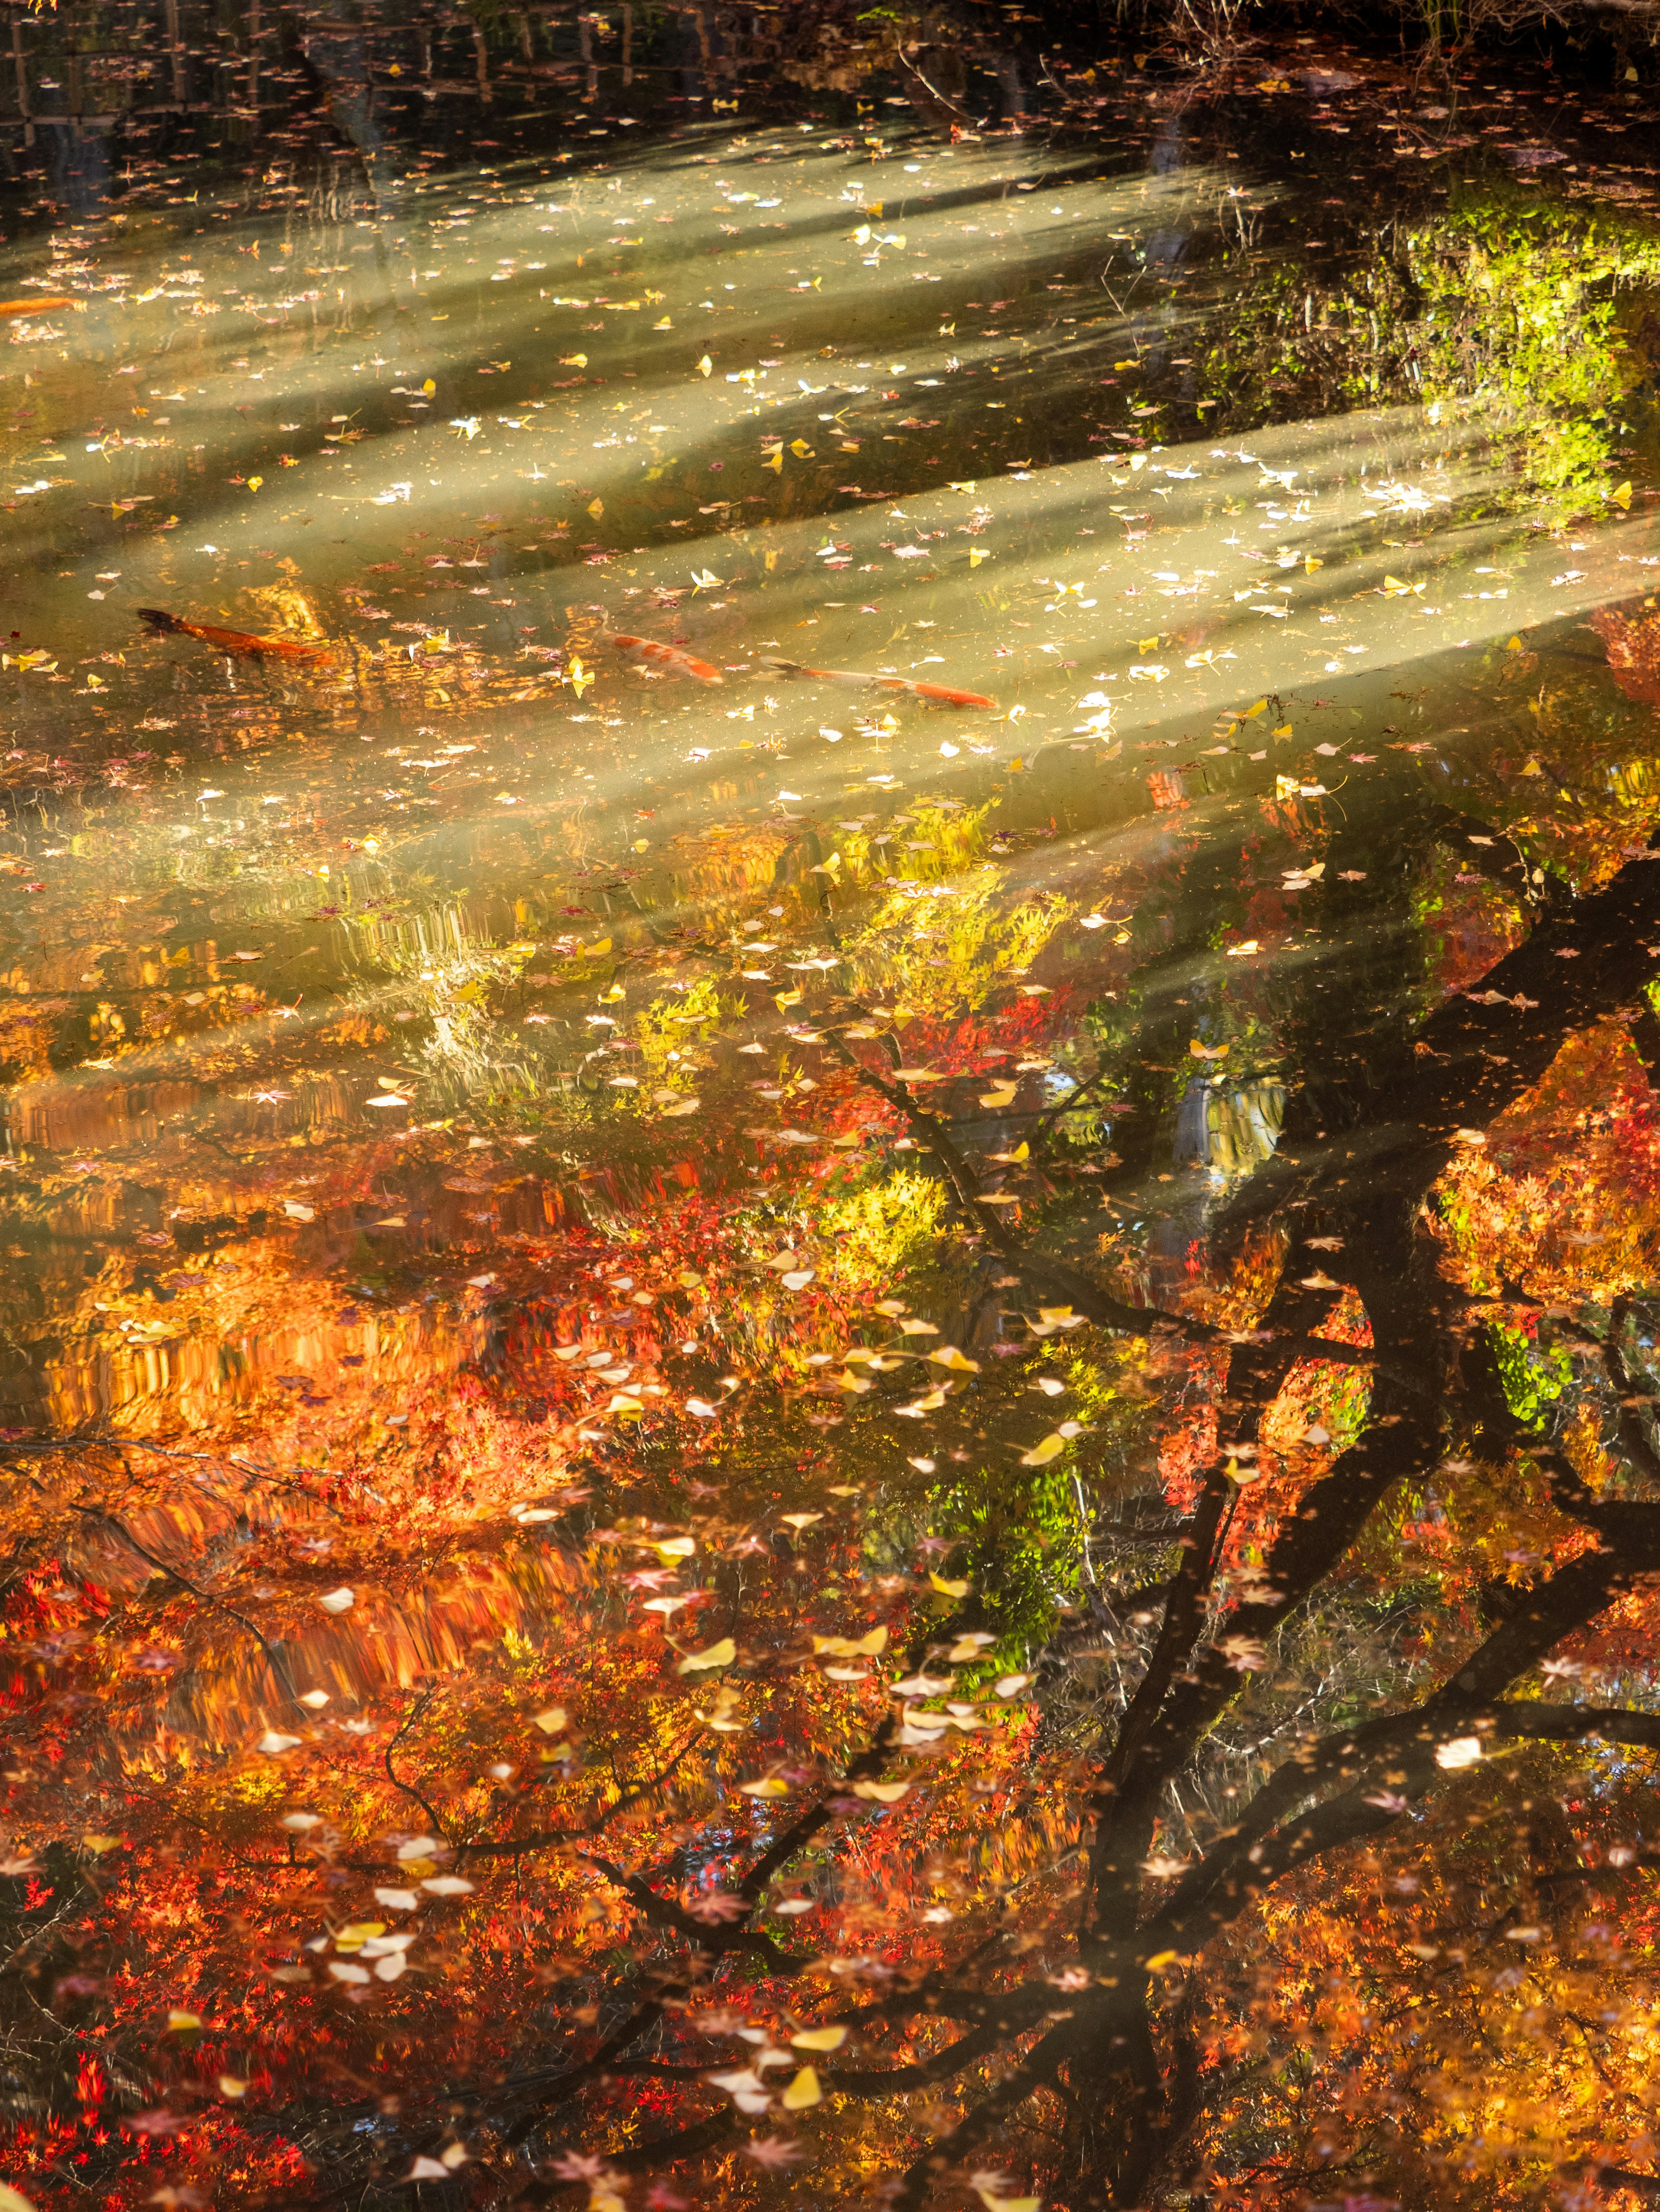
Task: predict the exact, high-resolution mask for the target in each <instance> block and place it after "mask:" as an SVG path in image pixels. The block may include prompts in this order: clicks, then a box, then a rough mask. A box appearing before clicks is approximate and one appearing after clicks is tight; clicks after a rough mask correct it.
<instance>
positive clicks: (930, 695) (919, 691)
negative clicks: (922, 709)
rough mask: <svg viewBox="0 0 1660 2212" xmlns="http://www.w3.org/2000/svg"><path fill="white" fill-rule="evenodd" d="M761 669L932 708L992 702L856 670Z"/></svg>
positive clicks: (765, 660) (947, 687) (786, 665)
mask: <svg viewBox="0 0 1660 2212" xmlns="http://www.w3.org/2000/svg"><path fill="white" fill-rule="evenodd" d="M761 665H762V666H763V668H775V669H776V670H777V671H778V673H779V674H780V675H781V676H811V677H812V678H813V679H814V680H815V681H816V682H818V683H819V684H852V685H854V686H855V687H856V688H858V689H860V690H877V691H908V692H909V694H910V696H911V697H912V698H913V699H922V700H926V701H927V703H928V704H929V705H930V706H933V707H994V706H995V705H996V704H997V702H996V700H995V699H988V698H987V696H986V695H985V693H984V692H983V691H958V690H954V689H953V688H952V685H951V684H919V683H917V682H916V681H915V678H912V677H909V676H866V675H865V674H864V673H863V671H860V670H859V669H856V668H809V667H808V666H807V665H806V662H805V661H802V660H775V659H772V658H771V657H770V656H769V655H764V654H763V656H762V662H761Z"/></svg>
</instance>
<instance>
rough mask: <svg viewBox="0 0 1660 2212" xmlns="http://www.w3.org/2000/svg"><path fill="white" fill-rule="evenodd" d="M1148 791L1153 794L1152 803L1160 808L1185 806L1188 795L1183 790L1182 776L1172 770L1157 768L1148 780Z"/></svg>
mask: <svg viewBox="0 0 1660 2212" xmlns="http://www.w3.org/2000/svg"><path fill="white" fill-rule="evenodd" d="M1147 789H1148V790H1149V791H1150V792H1151V793H1152V803H1153V805H1155V806H1158V807H1166V806H1185V805H1187V803H1188V799H1187V793H1185V792H1184V791H1183V788H1182V778H1181V775H1180V773H1179V772H1177V771H1172V770H1171V769H1163V768H1156V769H1154V770H1153V772H1152V775H1150V776H1149V777H1148V778H1147Z"/></svg>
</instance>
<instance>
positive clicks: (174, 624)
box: [135, 607, 334, 660]
mask: <svg viewBox="0 0 1660 2212" xmlns="http://www.w3.org/2000/svg"><path fill="white" fill-rule="evenodd" d="M135 611H136V612H137V617H138V619H139V621H140V622H142V623H149V626H150V628H151V629H154V630H163V631H176V632H177V633H178V635H179V636H180V637H199V638H200V639H201V641H202V642H203V644H204V645H210V646H212V647H213V648H214V650H215V651H216V653H262V654H264V655H265V657H266V658H267V659H271V660H331V659H333V658H334V656H333V654H332V653H331V652H330V650H329V648H328V647H327V646H325V645H295V644H292V643H290V642H289V640H288V639H287V638H285V637H255V636H254V635H252V632H251V631H248V630H245V629H218V628H216V626H215V624H213V623H193V622H186V621H185V618H184V617H183V616H182V615H167V614H163V613H162V611H161V609H160V607H139V608H137V609H136V610H135Z"/></svg>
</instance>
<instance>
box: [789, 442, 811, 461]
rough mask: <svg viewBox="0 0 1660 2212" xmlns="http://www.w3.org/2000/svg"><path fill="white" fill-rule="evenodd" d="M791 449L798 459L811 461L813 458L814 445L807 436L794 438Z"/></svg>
mask: <svg viewBox="0 0 1660 2212" xmlns="http://www.w3.org/2000/svg"><path fill="white" fill-rule="evenodd" d="M790 451H791V453H794V456H795V458H796V459H797V460H798V461H810V460H811V459H812V447H811V446H810V445H809V444H808V443H807V441H806V439H805V438H792V439H791V440H790Z"/></svg>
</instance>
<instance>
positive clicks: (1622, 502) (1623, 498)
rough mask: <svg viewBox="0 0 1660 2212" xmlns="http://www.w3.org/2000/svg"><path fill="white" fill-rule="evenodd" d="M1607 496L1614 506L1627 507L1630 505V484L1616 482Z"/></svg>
mask: <svg viewBox="0 0 1660 2212" xmlns="http://www.w3.org/2000/svg"><path fill="white" fill-rule="evenodd" d="M1608 497H1609V499H1610V500H1611V501H1613V502H1614V506H1615V507H1629V506H1630V505H1631V486H1630V485H1629V484H1628V483H1622V484H1616V485H1615V486H1614V489H1613V490H1612V491H1611V492H1610V493H1609V494H1608Z"/></svg>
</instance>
